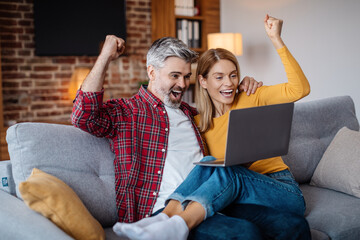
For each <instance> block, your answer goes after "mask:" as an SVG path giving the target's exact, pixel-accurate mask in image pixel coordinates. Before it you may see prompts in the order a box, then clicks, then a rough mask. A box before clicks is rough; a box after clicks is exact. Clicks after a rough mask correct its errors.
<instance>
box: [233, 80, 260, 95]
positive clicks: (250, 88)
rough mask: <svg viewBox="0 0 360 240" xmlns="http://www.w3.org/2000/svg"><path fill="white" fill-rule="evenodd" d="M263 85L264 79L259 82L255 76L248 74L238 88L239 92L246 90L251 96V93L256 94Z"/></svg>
mask: <svg viewBox="0 0 360 240" xmlns="http://www.w3.org/2000/svg"><path fill="white" fill-rule="evenodd" d="M262 85H263V82H262V81H260V82H258V81H256V80H255V79H254V78H253V77H249V76H246V77H244V79H243V80H242V81H241V82H240V85H239V87H238V89H239V92H242V91H244V92H246V94H247V95H248V96H249V95H250V94H254V93H255V92H256V90H257V89H258V88H259V87H261V86H262Z"/></svg>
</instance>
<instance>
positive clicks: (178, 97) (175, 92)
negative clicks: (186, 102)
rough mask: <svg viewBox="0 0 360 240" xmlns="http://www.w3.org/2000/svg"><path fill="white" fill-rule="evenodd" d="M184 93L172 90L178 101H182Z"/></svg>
mask: <svg viewBox="0 0 360 240" xmlns="http://www.w3.org/2000/svg"><path fill="white" fill-rule="evenodd" d="M182 93H183V92H182V91H180V90H171V94H172V95H173V96H174V97H175V98H176V99H178V100H179V99H181V96H182Z"/></svg>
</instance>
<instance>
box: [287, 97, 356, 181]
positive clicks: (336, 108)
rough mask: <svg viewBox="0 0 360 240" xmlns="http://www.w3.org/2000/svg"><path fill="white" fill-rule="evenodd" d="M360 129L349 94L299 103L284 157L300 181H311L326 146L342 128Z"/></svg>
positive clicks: (296, 105) (296, 106)
mask: <svg viewBox="0 0 360 240" xmlns="http://www.w3.org/2000/svg"><path fill="white" fill-rule="evenodd" d="M344 126H346V127H348V128H349V129H352V130H356V131H358V130H359V122H358V120H357V118H356V115H355V108H354V102H353V101H352V99H351V98H350V97H349V96H341V97H332V98H326V99H321V100H315V101H311V102H301V103H296V104H295V108H294V117H293V124H292V127H291V137H290V143H289V152H288V154H287V155H286V156H283V159H284V161H285V163H286V164H287V165H288V166H289V167H290V170H291V172H292V173H293V175H294V177H295V179H296V180H297V181H298V182H299V183H309V182H310V179H311V177H312V175H313V173H314V171H315V168H316V166H317V165H318V163H319V161H320V159H321V157H322V155H323V154H324V152H325V150H326V148H327V147H328V145H329V144H330V142H331V141H332V139H333V138H334V136H335V134H336V133H337V132H338V131H339V129H340V128H342V127H344Z"/></svg>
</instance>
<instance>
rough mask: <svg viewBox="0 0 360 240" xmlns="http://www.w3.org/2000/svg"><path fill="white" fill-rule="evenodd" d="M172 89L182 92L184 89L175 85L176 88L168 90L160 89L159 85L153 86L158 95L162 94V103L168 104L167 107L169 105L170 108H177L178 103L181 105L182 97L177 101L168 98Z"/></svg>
mask: <svg viewBox="0 0 360 240" xmlns="http://www.w3.org/2000/svg"><path fill="white" fill-rule="evenodd" d="M172 90H177V91H181V92H184V89H183V88H180V87H177V88H176V89H174V88H171V89H170V90H169V91H165V90H164V89H162V88H161V87H159V88H157V87H156V88H155V91H156V92H157V93H158V94H159V95H161V96H163V102H164V104H165V105H166V106H168V107H170V108H179V107H180V105H181V100H182V99H181V98H180V100H179V101H177V100H173V99H171V98H170V94H172V93H171V91H172Z"/></svg>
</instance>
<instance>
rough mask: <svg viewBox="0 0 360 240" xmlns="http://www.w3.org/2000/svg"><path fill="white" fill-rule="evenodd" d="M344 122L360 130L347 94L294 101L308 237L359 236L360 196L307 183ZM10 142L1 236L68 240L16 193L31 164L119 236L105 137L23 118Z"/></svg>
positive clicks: (0, 170) (297, 168)
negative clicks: (67, 188) (53, 178)
mask: <svg viewBox="0 0 360 240" xmlns="http://www.w3.org/2000/svg"><path fill="white" fill-rule="evenodd" d="M343 126H347V127H348V128H349V129H352V130H356V131H358V130H359V123H358V120H357V118H356V115H355V110H354V103H353V101H352V99H351V98H350V97H348V96H343V97H333V98H328V99H322V100H316V101H310V102H303V103H296V104H295V111H294V118H293V126H292V133H291V140H290V147H289V153H288V155H287V156H284V160H285V161H286V163H287V164H288V165H289V166H290V169H291V171H292V172H293V174H294V176H295V178H296V180H297V181H298V182H299V183H300V184H301V189H302V191H303V193H304V197H305V200H306V204H307V209H306V218H307V220H308V222H309V225H310V227H311V234H312V238H313V239H341V240H344V239H354V240H355V239H360V199H359V198H356V197H353V196H351V195H347V194H345V193H341V192H337V191H334V190H330V189H325V188H319V187H315V186H311V185H310V184H309V182H310V180H311V177H312V175H313V173H314V170H315V168H316V166H317V164H318V163H319V161H320V159H321V158H322V155H323V153H324V151H325V150H326V149H327V146H328V145H329V143H330V142H331V141H332V139H333V138H334V136H335V134H336V133H337V132H338V130H339V129H340V128H342V127H343ZM7 142H8V148H9V153H10V159H11V160H10V161H3V162H0V174H2V176H3V186H2V189H1V190H2V191H0V202H1V204H0V232H1V235H0V236H1V237H0V238H1V239H22V240H23V239H71V237H69V236H68V235H66V234H65V233H64V232H63V231H62V230H60V229H59V228H58V227H56V225H54V224H53V223H52V222H51V221H49V220H47V219H46V218H44V217H43V216H42V215H40V214H38V213H36V212H34V211H33V210H31V209H29V208H28V207H27V206H26V205H25V204H24V202H23V201H22V200H21V199H20V198H19V192H18V189H17V186H18V184H19V183H20V182H22V181H25V180H26V179H27V177H28V176H29V175H30V173H31V170H32V168H34V167H36V168H39V169H41V170H43V171H45V172H47V173H50V174H52V175H54V176H56V177H58V178H60V179H62V180H63V181H64V182H65V183H67V184H68V185H69V186H70V187H71V188H72V189H73V190H74V191H75V192H76V193H77V194H78V196H79V197H80V198H81V200H82V201H83V203H84V205H85V206H86V207H87V209H88V210H89V211H90V212H91V214H92V215H93V216H94V217H95V218H96V219H97V220H98V221H99V222H100V223H101V224H102V226H103V227H104V229H105V233H106V239H117V237H116V236H115V235H114V233H113V232H112V229H111V227H112V225H113V224H114V223H115V222H116V220H117V216H116V212H117V211H116V206H115V192H114V169H113V164H112V163H113V153H112V152H111V151H110V148H109V144H108V140H106V139H100V138H96V137H93V136H91V135H89V134H87V133H85V132H83V131H81V130H79V129H76V128H74V127H72V126H66V125H56V124H45V123H21V124H17V125H15V126H12V127H10V128H9V129H8V131H7ZM339 161H341V159H339ZM4 176H5V177H4ZM4 179H5V181H4ZM4 183H5V184H4Z"/></svg>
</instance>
